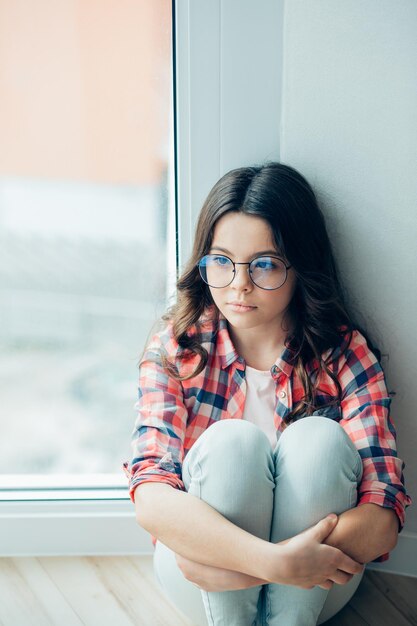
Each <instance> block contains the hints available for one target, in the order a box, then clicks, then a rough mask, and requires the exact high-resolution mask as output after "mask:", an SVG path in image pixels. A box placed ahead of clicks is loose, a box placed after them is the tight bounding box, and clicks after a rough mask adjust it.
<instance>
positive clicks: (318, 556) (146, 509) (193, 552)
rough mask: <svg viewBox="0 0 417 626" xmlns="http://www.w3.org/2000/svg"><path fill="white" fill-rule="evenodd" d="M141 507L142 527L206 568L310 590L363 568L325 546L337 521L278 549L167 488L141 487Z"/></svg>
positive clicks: (138, 504) (138, 490) (137, 500)
mask: <svg viewBox="0 0 417 626" xmlns="http://www.w3.org/2000/svg"><path fill="white" fill-rule="evenodd" d="M135 505H136V513H137V521H138V523H139V525H140V526H142V528H144V529H145V530H147V531H148V532H149V533H151V534H152V535H153V536H154V537H156V538H158V539H159V541H161V542H162V543H163V544H164V545H166V546H168V548H170V549H171V550H172V551H173V552H175V553H176V554H179V555H181V556H183V557H185V558H186V559H188V560H189V561H194V562H197V563H202V564H203V565H209V566H212V567H217V568H221V569H225V570H232V571H234V572H241V573H243V574H246V575H248V576H251V577H253V578H257V579H261V580H264V581H267V582H273V583H282V584H284V585H285V584H287V585H296V586H300V587H305V588H311V587H312V586H314V585H321V584H322V583H325V582H326V581H327V580H328V579H330V580H334V581H335V582H339V583H340V584H344V582H347V580H346V578H347V577H351V575H352V574H354V573H358V572H360V571H362V569H363V566H362V565H361V564H359V563H357V562H356V561H354V560H353V559H351V558H350V557H349V556H348V555H346V554H344V553H343V552H342V551H341V550H338V549H336V548H334V547H332V546H326V545H323V544H322V543H321V542H322V541H323V539H324V538H325V537H327V535H329V533H330V532H331V530H333V527H334V524H335V523H336V521H337V518H336V519H335V520H334V521H331V520H330V519H328V518H326V519H323V520H321V521H319V522H318V524H316V525H315V526H313V527H312V528H311V529H307V530H306V531H303V533H300V534H299V535H296V536H295V537H292V538H290V539H289V541H288V542H286V543H285V544H283V543H282V542H280V543H278V544H275V543H270V542H269V541H265V540H263V539H260V538H259V537H256V536H255V535H252V534H251V533H249V532H247V531H245V530H243V529H242V528H240V527H239V526H236V525H235V524H233V523H232V522H230V521H229V520H228V519H226V518H225V517H223V516H222V515H221V514H220V513H219V512H218V511H216V509H214V508H213V507H211V506H210V505H209V504H207V503H206V502H204V500H201V499H200V498H197V497H195V496H193V495H191V494H189V493H187V492H184V491H180V490H178V489H174V488H172V487H171V486H169V485H166V484H161V483H155V482H154V483H152V482H151V483H142V484H141V485H139V486H138V487H137V488H136V490H135Z"/></svg>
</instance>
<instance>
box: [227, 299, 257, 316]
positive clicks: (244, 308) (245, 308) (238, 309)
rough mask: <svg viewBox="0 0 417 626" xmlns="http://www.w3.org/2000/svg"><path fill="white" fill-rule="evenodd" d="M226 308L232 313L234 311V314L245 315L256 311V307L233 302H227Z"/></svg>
mask: <svg viewBox="0 0 417 626" xmlns="http://www.w3.org/2000/svg"><path fill="white" fill-rule="evenodd" d="M227 306H229V307H230V308H231V309H232V311H235V313H246V312H249V311H254V310H255V309H256V306H249V305H245V304H237V303H234V302H228V303H227Z"/></svg>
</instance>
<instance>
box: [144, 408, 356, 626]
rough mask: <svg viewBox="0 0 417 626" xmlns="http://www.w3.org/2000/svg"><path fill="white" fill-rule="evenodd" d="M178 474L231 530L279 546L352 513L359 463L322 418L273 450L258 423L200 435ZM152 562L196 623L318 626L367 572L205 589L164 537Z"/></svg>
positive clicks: (296, 426) (222, 424) (300, 426)
mask: <svg viewBox="0 0 417 626" xmlns="http://www.w3.org/2000/svg"><path fill="white" fill-rule="evenodd" d="M182 478H183V481H184V485H185V488H186V490H187V491H188V492H189V493H191V494H192V495H194V496H197V497H199V498H201V499H202V500H204V501H205V502H207V503H208V504H209V505H210V506H212V507H213V508H215V509H216V510H217V511H219V512H220V513H221V514H222V515H223V516H224V517H226V518H227V519H228V520H230V521H231V522H233V523H234V524H235V525H237V526H240V527H241V528H243V529H244V530H246V531H248V532H250V533H252V534H253V535H256V536H257V537H260V538H262V539H264V540H266V541H271V542H274V543H277V542H279V541H283V540H284V539H287V538H288V537H293V536H294V535H297V534H298V533H300V532H302V531H303V530H305V529H306V528H309V527H310V526H313V525H314V524H316V523H317V522H318V521H319V520H321V519H322V518H324V517H326V515H328V514H329V513H336V514H338V515H339V514H341V513H343V512H344V511H346V510H348V509H351V508H353V507H355V506H356V504H357V486H358V484H359V483H360V480H361V478H362V460H361V457H360V455H359V453H358V451H357V450H356V448H355V446H354V444H353V443H352V441H351V440H350V438H349V436H348V435H347V434H346V432H345V431H344V430H343V428H342V427H341V426H340V424H339V423H338V422H336V421H333V420H332V419H329V418H326V417H323V416H320V415H314V416H309V417H306V418H302V419H300V420H299V421H296V422H294V423H292V424H291V425H290V426H288V427H287V428H286V429H285V430H284V431H283V433H281V436H280V438H279V440H278V441H277V444H276V447H275V449H274V450H272V449H271V444H270V442H269V440H268V438H267V436H266V435H265V433H264V432H263V431H262V430H261V429H260V428H258V427H257V426H256V425H255V424H253V423H251V422H248V421H245V420H238V419H230V420H221V421H219V422H216V423H215V424H212V425H211V426H210V427H209V428H208V429H207V430H206V431H204V433H203V434H202V435H201V436H200V437H199V438H198V440H197V441H196V443H195V444H194V445H193V447H192V448H191V449H190V451H189V452H188V454H187V456H186V457H185V459H184V463H183V472H182ZM191 523H192V520H190V524H191ZM153 563H154V571H155V575H156V579H157V581H158V582H159V585H160V586H161V588H162V590H163V592H164V593H165V595H166V596H167V597H168V599H169V600H171V602H172V603H173V604H174V605H176V606H177V607H178V608H179V609H180V610H181V611H182V612H183V613H184V614H185V615H186V616H187V617H189V619H191V620H192V621H193V623H194V624H196V625H198V626H207V624H208V625H209V626H213V625H215V626H218V625H224V626H278V625H280V626H310V625H311V626H313V625H315V624H322V623H323V622H325V621H326V620H327V619H330V617H333V615H335V614H336V613H337V612H338V611H340V609H341V608H342V607H343V606H344V605H345V604H346V603H347V602H349V600H350V598H351V597H352V596H353V594H354V593H355V591H356V589H357V587H358V585H359V583H360V581H361V579H362V576H363V572H361V573H359V574H355V575H353V577H352V578H351V580H350V581H349V582H348V583H346V584H345V585H338V584H337V583H334V584H333V587H332V588H331V589H330V590H328V589H322V588H321V587H318V586H315V587H314V588H313V589H302V588H300V587H295V586H293V585H279V584H273V583H270V584H267V585H259V586H256V587H250V588H248V589H238V590H231V591H221V592H207V591H204V590H201V589H199V588H198V587H196V586H194V585H193V584H192V583H191V582H190V581H188V580H187V579H185V578H184V576H183V574H182V572H181V570H180V569H179V567H178V565H177V562H176V560H175V555H174V552H173V551H172V550H170V549H169V548H168V547H167V546H165V545H164V544H162V543H161V542H160V541H157V542H156V546H155V551H154V560H153Z"/></svg>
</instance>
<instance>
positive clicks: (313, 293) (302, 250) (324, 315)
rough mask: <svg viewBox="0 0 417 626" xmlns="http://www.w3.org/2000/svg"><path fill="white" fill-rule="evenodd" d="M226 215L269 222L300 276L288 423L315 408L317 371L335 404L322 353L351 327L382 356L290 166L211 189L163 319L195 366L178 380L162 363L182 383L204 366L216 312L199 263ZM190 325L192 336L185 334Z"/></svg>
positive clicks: (244, 170) (237, 172)
mask: <svg viewBox="0 0 417 626" xmlns="http://www.w3.org/2000/svg"><path fill="white" fill-rule="evenodd" d="M229 211H236V212H241V213H245V214H247V215H254V216H256V217H260V218H263V219H264V220H266V221H267V222H268V224H269V226H270V227H271V230H272V233H273V237H274V241H275V244H276V246H277V249H278V250H279V251H280V252H282V254H283V256H284V257H285V258H286V259H287V260H288V262H289V263H290V264H291V265H292V266H293V268H294V270H295V273H296V276H297V286H296V290H295V292H294V295H293V299H292V301H291V303H290V306H289V315H290V316H291V319H292V320H293V321H294V325H293V330H292V332H291V335H289V336H287V340H286V346H287V347H289V348H290V349H291V351H292V352H293V364H294V368H295V370H296V372H297V374H298V376H299V378H300V380H301V382H302V385H303V388H304V397H303V399H302V400H301V401H300V402H298V403H297V404H296V405H295V406H294V408H293V410H292V411H291V413H290V414H289V415H288V416H287V418H286V420H285V421H286V422H287V423H289V422H291V421H293V420H294V418H296V417H297V416H299V415H304V414H307V415H310V414H311V413H312V412H313V411H314V410H316V409H317V408H318V407H316V404H315V395H316V391H317V390H318V384H319V379H320V376H319V374H321V372H326V373H327V374H328V375H329V376H330V377H331V378H332V379H333V381H334V382H335V384H336V388H337V390H338V399H336V400H334V401H332V402H331V404H334V403H336V402H338V401H340V399H341V394H342V390H341V386H340V383H339V381H338V379H337V376H336V375H335V374H334V373H333V371H332V370H331V369H330V368H329V365H328V363H329V359H330V357H331V354H330V357H328V358H327V359H326V360H324V359H323V354H324V353H325V352H326V351H327V350H329V349H332V350H333V349H334V348H336V347H341V351H342V353H343V352H344V351H345V350H346V348H347V346H348V344H349V342H350V338H351V336H352V331H353V330H354V329H358V330H359V331H360V332H361V333H362V334H363V335H364V337H365V339H366V341H367V343H368V346H369V348H370V349H371V350H372V351H373V352H374V354H375V356H376V357H377V359H378V360H379V361H380V360H381V353H380V351H379V350H378V348H377V347H376V346H374V345H373V344H372V342H371V340H370V338H369V335H368V333H366V332H365V330H364V329H363V328H362V327H361V326H360V325H359V324H358V323H357V322H355V321H354V319H353V317H352V314H350V313H349V311H348V308H347V305H346V303H345V297H344V292H343V289H342V286H341V282H340V280H339V274H338V269H337V266H336V261H335V258H334V255H333V251H332V247H331V243H330V240H329V236H328V233H327V230H326V225H325V220H324V216H323V214H322V211H321V209H320V208H319V206H318V203H317V200H316V196H315V194H314V192H313V190H312V188H311V186H310V185H309V183H308V182H307V181H306V180H305V178H304V177H303V176H302V175H301V174H300V173H299V172H298V171H297V170H295V169H294V168H293V167H290V166H288V165H284V164H282V163H276V162H267V163H266V164H264V165H259V166H252V167H240V168H237V169H234V170H231V171H229V172H228V173H226V174H225V175H224V176H222V178H220V180H219V181H218V182H217V183H216V184H215V185H214V187H213V188H212V189H211V191H210V192H209V194H208V196H207V198H206V200H205V202H204V205H203V207H202V209H201V211H200V215H199V218H198V222H197V227H196V232H195V239H194V246H193V250H192V254H191V257H190V259H189V261H188V263H187V265H186V266H185V268H184V271H183V272H182V275H181V276H180V277H179V279H178V281H177V301H176V303H175V304H174V305H173V306H172V307H170V309H168V311H167V313H166V314H165V315H164V316H163V317H162V320H163V322H168V321H170V322H172V325H173V326H172V330H173V335H174V337H175V339H176V341H177V342H178V344H179V346H180V348H181V350H180V351H179V354H178V355H176V359H177V362H178V359H179V360H180V361H181V360H183V359H184V360H186V359H187V358H189V357H190V356H195V355H198V356H199V357H200V361H199V363H198V365H197V366H196V368H195V369H194V371H193V372H191V373H190V374H188V375H186V376H183V377H181V376H180V375H179V373H178V370H177V368H176V367H175V365H174V363H171V362H170V361H169V360H168V358H166V357H165V356H163V355H162V363H163V365H164V367H166V368H167V370H168V371H169V373H170V374H171V375H172V376H174V377H175V378H177V379H178V380H186V379H188V378H191V377H193V376H196V375H197V374H199V373H200V372H201V371H202V370H203V369H204V367H205V365H206V364H207V359H208V354H207V351H206V350H205V348H204V347H203V346H202V344H201V339H200V335H199V332H198V328H199V323H200V320H201V317H202V315H203V314H204V312H205V311H206V310H208V307H211V309H212V310H213V309H214V310H216V307H215V305H214V303H213V300H212V297H211V294H210V290H209V288H208V286H207V285H206V284H205V283H204V281H203V280H202V279H201V277H200V274H199V271H198V266H197V264H198V261H199V259H200V258H201V257H202V256H204V255H205V254H207V253H208V252H209V250H210V247H211V243H212V239H213V231H214V227H215V225H216V222H217V221H218V219H219V218H220V217H222V216H223V215H225V213H227V212H229ZM217 319H218V316H217ZM192 327H194V331H195V332H192V333H190V332H189V331H190V329H191V328H192ZM341 329H343V332H342V330H341ZM346 333H348V337H349V339H348V340H347V341H346ZM343 338H345V340H344V341H343ZM313 359H314V360H316V362H317V363H318V368H317V375H316V376H315V377H313V376H312V372H311V369H310V370H309V371H307V367H306V366H307V364H308V363H311V362H312V360H313ZM313 379H314V380H313Z"/></svg>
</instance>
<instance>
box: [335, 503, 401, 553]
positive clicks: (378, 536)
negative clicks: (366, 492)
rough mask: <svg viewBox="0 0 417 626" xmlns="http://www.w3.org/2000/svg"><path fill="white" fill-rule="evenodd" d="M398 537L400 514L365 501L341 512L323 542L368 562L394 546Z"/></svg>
mask: <svg viewBox="0 0 417 626" xmlns="http://www.w3.org/2000/svg"><path fill="white" fill-rule="evenodd" d="M397 540H398V517H397V514H396V513H395V511H394V510H393V509H389V508H386V507H382V506H379V505H377V504H371V503H366V504H362V505H360V506H357V507H355V508H353V509H349V510H348V511H345V512H344V513H341V515H339V522H338V524H337V526H336V528H335V529H334V530H333V531H332V532H331V533H330V535H329V536H328V537H327V538H326V539H325V540H324V543H325V544H326V545H329V546H333V547H335V548H339V550H342V551H343V552H344V553H345V554H348V555H349V556H351V557H352V559H355V561H359V562H360V563H369V562H370V561H373V560H374V559H376V558H377V557H379V556H381V555H382V554H385V553H388V552H390V551H391V550H393V549H394V548H395V546H396V544H397Z"/></svg>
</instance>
